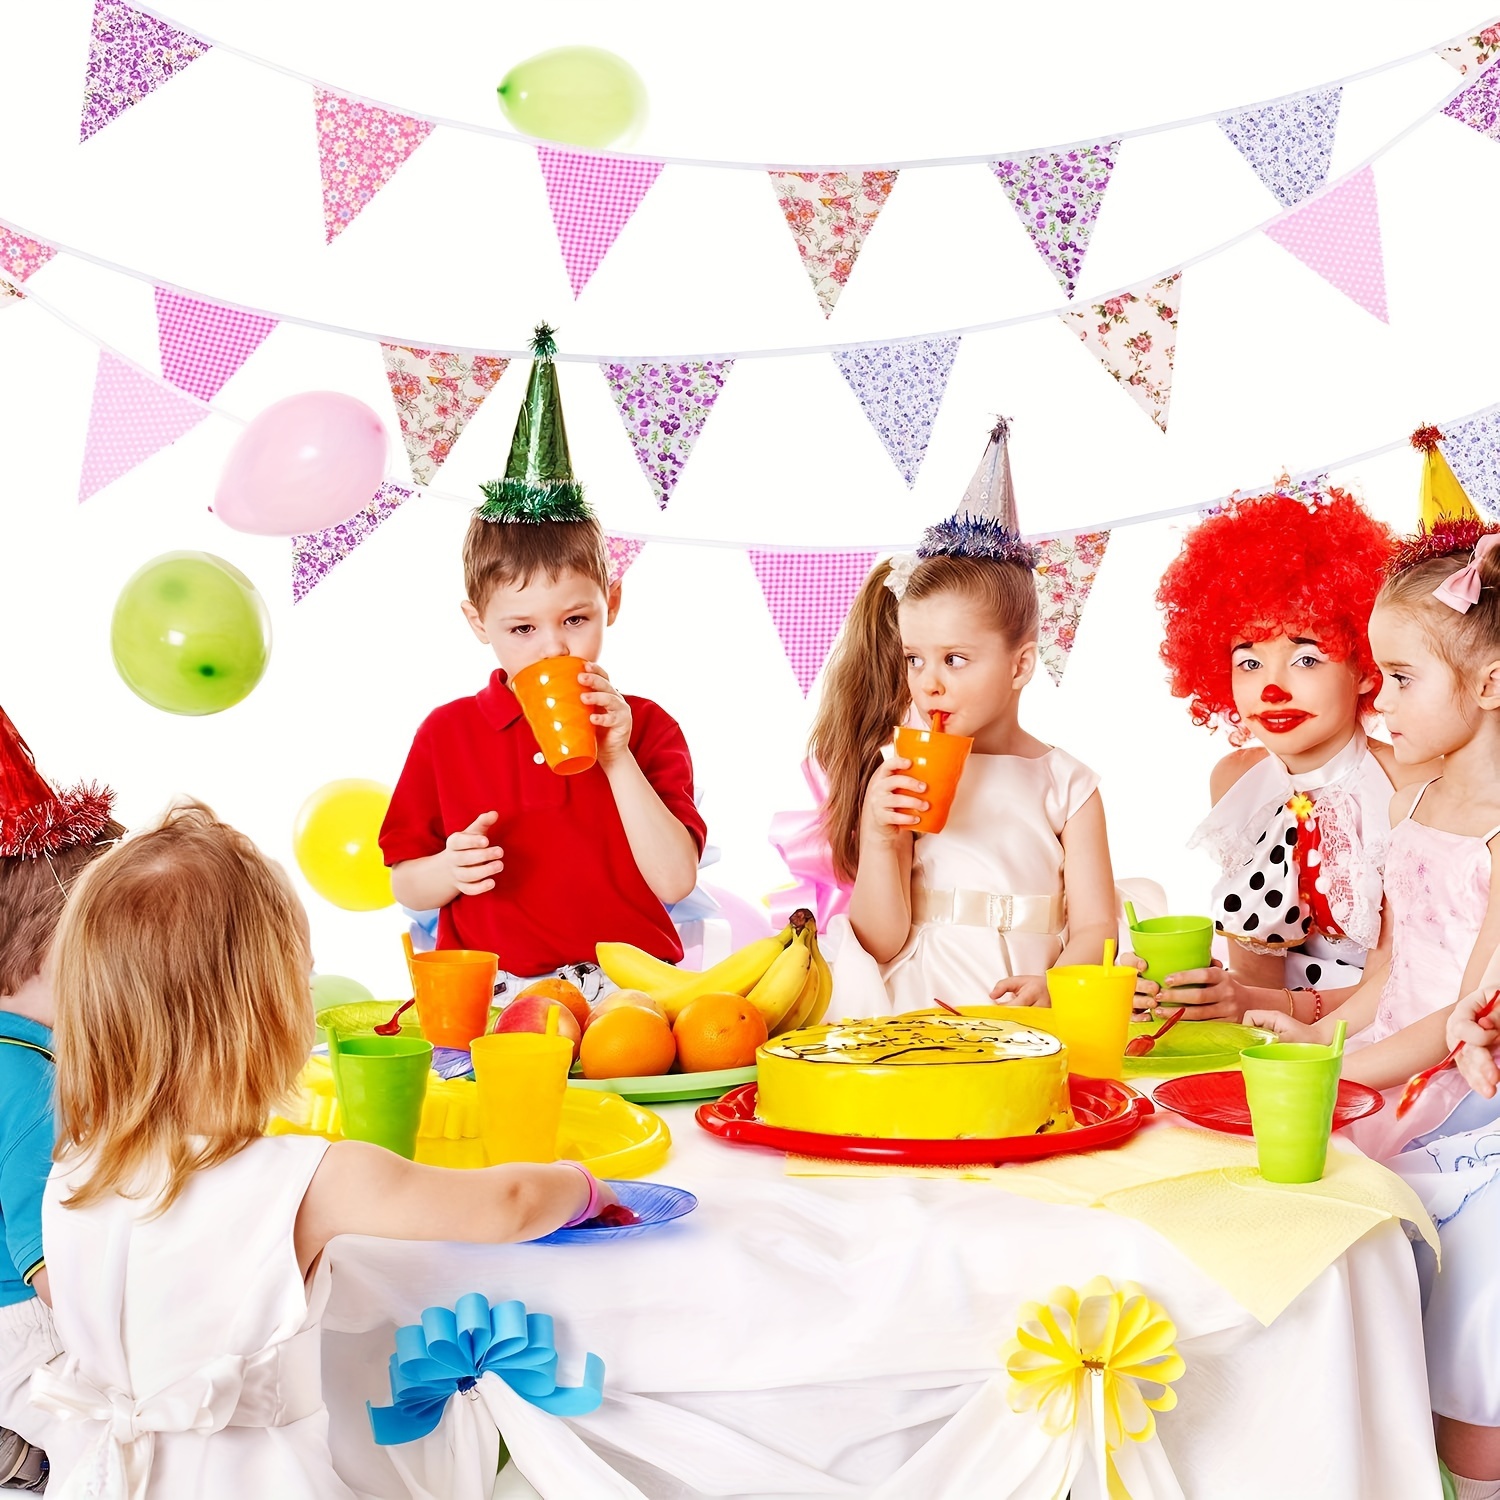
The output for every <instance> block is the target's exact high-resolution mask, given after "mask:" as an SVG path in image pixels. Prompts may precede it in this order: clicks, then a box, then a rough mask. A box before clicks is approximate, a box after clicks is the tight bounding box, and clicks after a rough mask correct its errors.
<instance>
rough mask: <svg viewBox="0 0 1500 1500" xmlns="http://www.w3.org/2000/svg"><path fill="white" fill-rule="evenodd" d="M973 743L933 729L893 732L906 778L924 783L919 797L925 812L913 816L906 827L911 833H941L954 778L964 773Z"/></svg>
mask: <svg viewBox="0 0 1500 1500" xmlns="http://www.w3.org/2000/svg"><path fill="white" fill-rule="evenodd" d="M973 748H974V741H973V740H971V739H970V738H969V737H968V736H967V735H962V734H942V733H940V732H939V731H938V730H936V729H912V728H909V727H908V726H906V725H902V727H901V728H900V729H898V730H897V731H896V754H897V755H899V756H900V757H901V759H902V760H909V761H910V762H911V770H910V771H908V772H907V773H906V774H907V775H908V776H913V777H915V778H916V779H917V780H918V781H925V782H926V783H927V790H926V792H924V793H923V794H922V796H923V800H924V801H925V802H926V803H927V811H926V812H924V813H919V814H918V815H917V821H916V822H915V823H909V824H908V825H907V826H908V827H909V828H910V829H911V831H912V832H913V833H941V832H942V831H943V825H944V824H945V823H946V822H947V821H948V814H949V812H950V811H951V810H952V807H953V794H954V793H955V792H956V791H957V790H958V778H959V777H960V776H962V775H963V773H964V762H965V761H966V760H968V758H969V751H970V750H972V749H973Z"/></svg>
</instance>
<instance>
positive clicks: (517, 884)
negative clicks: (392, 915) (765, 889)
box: [380, 326, 706, 977]
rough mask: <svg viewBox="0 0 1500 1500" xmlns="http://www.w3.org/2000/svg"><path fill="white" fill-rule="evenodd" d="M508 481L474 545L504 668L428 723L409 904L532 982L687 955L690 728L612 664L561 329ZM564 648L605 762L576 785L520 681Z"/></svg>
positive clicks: (474, 565) (471, 597)
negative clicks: (578, 470) (636, 955)
mask: <svg viewBox="0 0 1500 1500" xmlns="http://www.w3.org/2000/svg"><path fill="white" fill-rule="evenodd" d="M532 349H533V352H534V354H535V356H536V357H535V361H534V363H533V365H532V371H531V382H530V385H529V387H528V390H527V395H526V400H525V402H524V404H523V405H522V408H521V413H520V416H519V417H518V419H517V422H516V435H515V439H514V441H513V442H512V445H511V452H510V461H509V463H508V464H507V466H506V477H505V478H504V479H502V480H499V481H497V482H495V483H492V484H488V485H485V486H484V492H485V495H486V497H487V499H486V503H485V504H484V505H483V506H482V507H481V508H480V510H479V511H478V512H477V513H476V515H475V517H474V519H473V520H472V521H471V522H470V524H469V533H468V536H467V538H466V539H465V542H464V587H465V591H466V592H467V595H468V598H467V599H466V600H465V601H464V605H463V611H464V617H465V618H466V619H467V620H468V622H469V628H470V629H471V630H472V631H473V632H474V634H475V635H476V636H477V637H478V638H479V639H480V640H481V641H483V642H484V643H485V644H486V645H488V646H489V647H490V648H491V650H493V651H494V653H495V659H496V660H497V661H498V662H499V664H500V669H499V670H498V671H496V672H494V673H493V674H492V675H491V677H490V680H489V682H488V683H487V684H486V685H485V687H483V688H482V689H481V690H480V691H479V692H478V693H477V694H475V695H474V696H473V697H471V698H461V699H459V700H458V701H457V702H455V703H447V704H444V705H443V706H442V707H441V708H438V709H435V710H434V711H433V712H432V713H430V714H429V715H428V716H427V718H426V719H425V720H424V721H423V722H422V725H421V727H420V728H419V729H418V730H417V734H416V738H415V739H414V740H413V742H412V747H411V751H410V753H409V754H408V755H407V758H406V765H405V767H404V769H403V770H402V772H401V777H400V780H399V781H398V782H397V783H396V790H395V792H394V794H393V795H392V797H391V805H390V810H389V811H388V812H387V814H386V818H385V823H384V825H383V826H382V828H381V830H380V847H381V849H382V851H383V852H384V854H385V860H386V863H387V864H388V865H390V866H391V867H392V869H391V887H392V889H393V890H394V892H395V895H396V899H397V900H398V901H400V902H401V903H402V905H404V906H408V907H412V908H414V909H417V910H430V909H432V908H433V907H439V908H441V912H440V915H439V919H438V947H439V948H478V949H482V950H484V951H486V952H490V953H497V954H499V956H500V966H501V968H502V969H505V970H506V971H507V972H508V973H510V974H512V975H517V976H526V977H530V976H533V975H539V974H547V973H553V972H555V971H557V970H559V969H561V968H562V967H564V966H565V965H570V964H575V963H578V962H580V961H592V960H593V957H594V946H595V944H596V943H599V942H601V941H610V942H625V943H633V944H634V945H635V946H637V947H639V948H643V949H645V950H646V952H648V953H652V954H655V955H656V956H657V957H658V958H661V959H664V960H666V961H668V962H676V961H677V960H678V959H680V958H681V957H682V944H681V942H680V941H679V939H678V937H677V933H676V930H675V929H674V928H673V926H672V923H671V920H670V919H669V918H668V916H667V911H666V908H667V906H668V905H669V904H670V903H671V902H674V901H680V900H682V899H683V898H684V897H685V896H687V895H688V893H689V892H690V891H691V890H692V889H693V886H694V884H695V882H696V879H697V872H698V857H699V855H700V854H701V853H702V850H703V843H704V837H705V833H706V830H705V827H704V824H703V820H702V818H701V817H699V815H698V810H697V808H696V806H695V805H694V802H693V765H692V759H691V757H690V756H689V754H688V747H687V742H686V741H685V740H684V738H683V735H682V731H681V729H680V728H678V726H677V723H676V722H675V721H674V720H673V719H672V718H671V717H670V716H669V715H668V714H667V713H665V712H664V711H663V710H662V709H661V708H659V707H658V706H657V705H656V704H655V703H653V702H651V701H650V700H649V699H647V698H636V697H627V696H625V695H623V694H621V693H620V692H619V690H618V689H617V688H616V687H615V686H614V684H613V683H612V682H611V681H610V679H609V676H608V674H607V673H606V672H605V671H604V670H603V668H602V667H600V666H599V665H598V658H599V655H600V648H601V647H602V645H603V640H604V628H605V626H606V625H612V624H613V623H614V620H615V616H616V614H617V613H618V612H619V608H620V585H619V583H618V582H615V583H611V582H610V580H609V567H608V561H607V557H606V553H605V547H604V535H603V532H602V530H601V528H600V526H599V522H598V521H597V519H595V517H594V515H593V513H592V512H591V511H590V510H589V508H588V506H587V505H586V504H585V503H584V500H583V492H582V488H581V486H580V485H579V484H578V483H577V481H576V480H575V479H574V478H573V473H572V465H571V462H570V460H569V456H568V447H567V433H566V431H565V429H564V427H563V420H562V407H561V404H560V401H559V398H558V389H557V373H556V367H555V366H554V365H553V363H552V355H553V354H554V353H555V346H554V345H553V343H552V339H551V331H550V330H549V329H546V328H545V326H543V327H542V328H538V330H537V334H536V338H535V340H534V341H533V344H532ZM550 656H578V657H582V658H583V659H584V660H585V661H586V662H587V663H588V664H589V667H588V671H586V672H584V673H583V674H581V676H580V681H581V682H582V683H583V685H584V687H585V688H587V689H588V691H587V693H586V694H585V696H584V702H585V703H587V704H589V705H590V706H591V708H592V709H593V714H592V718H593V722H594V724H595V726H596V727H597V730H598V736H599V750H598V761H597V762H596V764H595V765H593V766H592V767H590V769H589V770H587V771H584V772H581V773H580V774H578V775H574V776H559V775H557V774H556V773H555V772H554V771H552V770H551V769H549V768H548V767H547V765H546V764H545V763H544V762H543V760H542V756H541V753H540V751H539V750H538V748H537V743H536V739H535V737H534V736H533V735H532V733H531V729H530V728H529V726H528V725H527V723H526V720H525V719H524V718H523V717H522V714H521V708H520V704H519V703H518V702H517V701H516V697H515V694H514V693H513V692H512V691H511V690H510V687H509V686H508V680H509V678H510V676H511V675H512V674H514V673H515V672H517V671H519V670H520V669H521V668H522V667H526V666H529V665H530V664H531V663H532V662H536V661H541V660H543V659H544V658H546V657H550Z"/></svg>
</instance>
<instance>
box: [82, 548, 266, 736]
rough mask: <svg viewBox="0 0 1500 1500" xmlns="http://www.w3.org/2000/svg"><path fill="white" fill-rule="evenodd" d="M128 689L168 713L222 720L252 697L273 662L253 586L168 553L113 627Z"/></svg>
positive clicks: (146, 572)
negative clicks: (222, 715) (213, 716)
mask: <svg viewBox="0 0 1500 1500" xmlns="http://www.w3.org/2000/svg"><path fill="white" fill-rule="evenodd" d="M109 644H110V650H111V651H112V652H113V653H114V658H115V669H116V670H117V671H118V672H119V674H120V676H121V677H122V678H123V679H124V680H125V685H126V687H128V688H129V689H130V690H131V692H133V693H135V694H136V695H137V696H138V697H141V698H144V699H145V700H146V702H147V703H149V704H151V706H152V707H153V708H160V709H163V710H165V712H167V713H169V714H216V713H219V712H220V711H221V710H223V709H226V708H232V707H234V705H235V704H236V703H238V702H239V701H240V700H241V699H242V698H245V697H247V696H248V695H249V694H250V692H251V691H252V690H253V689H254V687H255V685H256V683H258V682H259V681H260V679H261V677H262V676H264V674H265V670H266V663H267V661H268V660H269V659H270V655H271V617H270V615H269V614H268V613H267V610H266V602H265V600H264V599H262V598H261V596H260V595H259V594H258V593H257V592H256V589H255V585H254V584H253V583H251V582H250V580H249V579H248V578H246V577H245V575H244V574H243V573H241V572H240V570H239V569H238V568H236V567H235V566H233V564H231V563H227V562H225V561H224V559H223V558H222V557H214V556H213V555H212V554H211V553H208V552H164V553H163V554H162V555H161V556H160V557H157V558H153V559H152V560H151V561H150V562H148V563H147V564H146V566H145V567H143V568H142V569H141V570H140V571H139V572H138V573H136V574H135V576H134V577H132V578H131V579H130V580H129V582H128V583H126V585H125V587H124V588H123V589H121V590H120V597H119V599H118V600H117V601H116V602H115V613H114V618H113V619H112V620H111V621H110V627H109Z"/></svg>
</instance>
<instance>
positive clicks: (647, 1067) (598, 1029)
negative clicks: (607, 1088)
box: [579, 1005, 677, 1078]
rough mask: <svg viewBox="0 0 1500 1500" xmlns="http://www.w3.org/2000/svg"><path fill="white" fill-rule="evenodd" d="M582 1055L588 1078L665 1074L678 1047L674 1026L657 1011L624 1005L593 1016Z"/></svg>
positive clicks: (584, 1039) (585, 1073) (584, 1074)
mask: <svg viewBox="0 0 1500 1500" xmlns="http://www.w3.org/2000/svg"><path fill="white" fill-rule="evenodd" d="M579 1056H580V1059H581V1061H582V1062H583V1076H584V1077H585V1078H643V1077H651V1076H652V1075H654V1074H657V1073H665V1072H666V1071H667V1069H668V1068H670V1067H671V1066H672V1063H673V1061H674V1060H675V1058H676V1056H677V1048H676V1047H675V1045H674V1044H673V1042H672V1028H671V1027H670V1026H668V1025H667V1023H666V1021H665V1020H664V1019H663V1018H662V1017H661V1016H659V1015H657V1014H656V1012H655V1011H653V1010H646V1009H645V1008H644V1007H642V1006H639V1005H621V1006H618V1007H616V1008H615V1009H614V1010H608V1011H605V1012H604V1013H603V1014H602V1015H596V1016H595V1017H594V1019H593V1023H592V1024H591V1025H590V1026H589V1029H588V1030H587V1031H585V1032H584V1034H583V1047H582V1049H581V1051H580V1053H579Z"/></svg>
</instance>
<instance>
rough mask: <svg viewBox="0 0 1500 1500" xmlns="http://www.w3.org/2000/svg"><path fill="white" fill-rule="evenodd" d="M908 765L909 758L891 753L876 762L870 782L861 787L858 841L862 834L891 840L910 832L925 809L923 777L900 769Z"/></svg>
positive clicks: (889, 842) (908, 768)
mask: <svg viewBox="0 0 1500 1500" xmlns="http://www.w3.org/2000/svg"><path fill="white" fill-rule="evenodd" d="M910 769H911V762H910V761H909V760H902V758H901V757H900V756H899V755H893V756H891V758H890V759H889V760H883V761H881V763H880V764H879V765H878V766H876V768H875V774H874V775H873V776H871V777H870V784H869V786H868V787H866V788H865V804H864V809H863V811H862V813H861V815H860V822H861V824H862V827H861V829H860V841H861V842H863V841H864V839H865V838H866V837H870V838H876V839H880V840H882V841H883V842H885V843H887V844H895V843H897V842H898V841H899V838H900V835H901V834H903V833H910V832H911V825H912V824H913V823H915V822H916V821H917V815H918V814H919V813H923V812H926V811H927V802H926V798H925V797H924V796H923V794H924V793H925V792H926V790H927V783H926V782H925V781H917V780H916V779H915V778H913V777H911V776H907V775H904V774H903V773H904V772H906V771H909V770H910Z"/></svg>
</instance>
